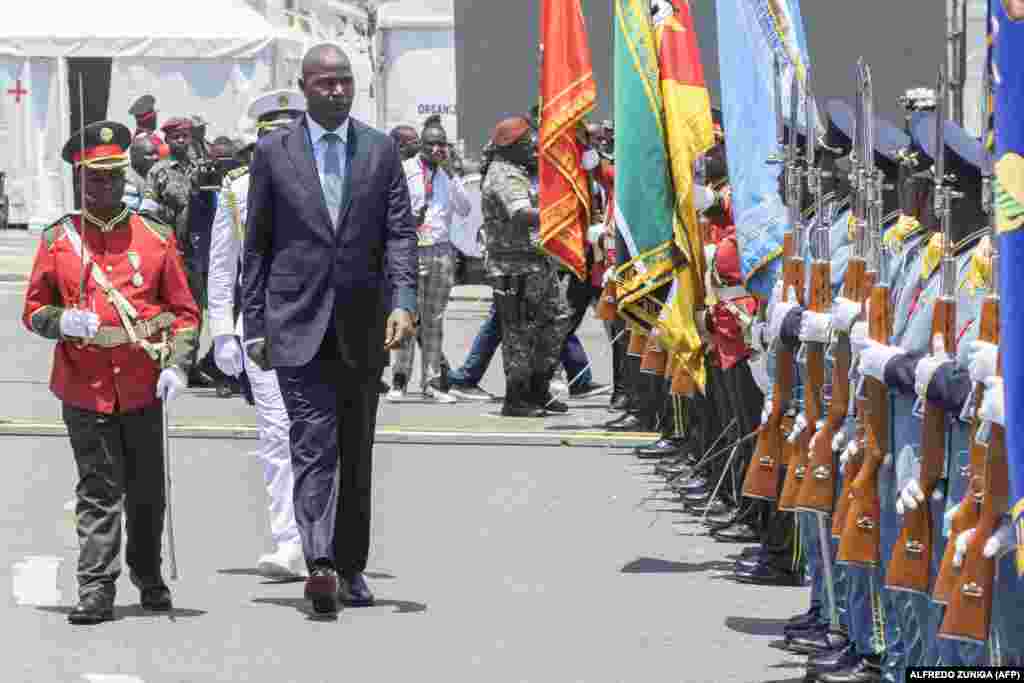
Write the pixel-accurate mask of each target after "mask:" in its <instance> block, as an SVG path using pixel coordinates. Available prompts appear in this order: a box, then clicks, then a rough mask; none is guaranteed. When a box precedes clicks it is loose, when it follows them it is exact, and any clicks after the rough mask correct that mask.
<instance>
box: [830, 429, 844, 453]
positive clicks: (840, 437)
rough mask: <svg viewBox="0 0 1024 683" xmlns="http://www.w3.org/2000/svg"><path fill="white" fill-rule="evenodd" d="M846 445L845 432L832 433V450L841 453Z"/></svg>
mask: <svg viewBox="0 0 1024 683" xmlns="http://www.w3.org/2000/svg"><path fill="white" fill-rule="evenodd" d="M845 447H846V432H844V431H841V430H840V431H838V432H836V433H835V434H833V435H832V452H833V453H841V452H843V450H845Z"/></svg>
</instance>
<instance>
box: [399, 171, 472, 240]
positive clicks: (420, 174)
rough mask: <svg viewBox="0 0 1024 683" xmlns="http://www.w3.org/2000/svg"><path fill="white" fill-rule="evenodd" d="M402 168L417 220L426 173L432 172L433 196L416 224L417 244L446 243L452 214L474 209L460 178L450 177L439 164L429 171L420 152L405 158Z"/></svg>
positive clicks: (463, 214)
mask: <svg viewBox="0 0 1024 683" xmlns="http://www.w3.org/2000/svg"><path fill="white" fill-rule="evenodd" d="M402 170H403V171H405V180H406V183H407V184H408V185H409V204H410V207H411V208H412V215H413V217H414V218H415V219H416V220H419V217H420V213H421V212H422V210H423V203H424V201H426V195H427V180H428V176H427V175H426V174H427V173H433V183H434V187H433V195H432V197H431V199H430V204H429V205H427V212H426V215H425V216H424V218H423V225H418V226H416V231H417V236H418V242H419V245H420V246H430V245H432V244H444V243H446V242H449V241H450V240H451V235H450V230H451V225H452V216H453V214H458V215H459V216H462V217H463V218H465V217H466V216H468V215H469V214H470V212H471V211H472V210H473V204H472V202H471V201H470V198H469V194H468V193H467V192H466V188H465V186H464V185H463V184H462V180H461V179H459V178H452V177H450V176H449V175H448V174H447V173H446V172H445V171H444V170H443V169H441V168H440V167H437V168H436V169H435V170H434V171H431V170H430V169H429V168H426V166H425V164H424V162H423V160H422V159H421V158H420V156H419V155H417V156H415V157H413V158H412V159H406V160H405V161H404V162H403V163H402Z"/></svg>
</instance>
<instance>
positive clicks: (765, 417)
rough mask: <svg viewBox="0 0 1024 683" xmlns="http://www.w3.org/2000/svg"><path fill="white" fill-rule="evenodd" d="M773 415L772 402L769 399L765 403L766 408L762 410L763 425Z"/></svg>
mask: <svg viewBox="0 0 1024 683" xmlns="http://www.w3.org/2000/svg"><path fill="white" fill-rule="evenodd" d="M771 414H772V400H771V399H768V400H767V401H765V402H764V408H762V409H761V424H765V423H766V422H768V416H769V415H771Z"/></svg>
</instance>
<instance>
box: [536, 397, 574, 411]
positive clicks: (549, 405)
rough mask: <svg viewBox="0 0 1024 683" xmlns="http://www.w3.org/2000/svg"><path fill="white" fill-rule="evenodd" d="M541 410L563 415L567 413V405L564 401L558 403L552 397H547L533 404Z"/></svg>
mask: <svg viewBox="0 0 1024 683" xmlns="http://www.w3.org/2000/svg"><path fill="white" fill-rule="evenodd" d="M535 405H536V406H537V407H538V408H540V409H541V410H545V411H547V412H549V413H558V414H559V415H564V414H565V413H568V412H569V404H568V403H566V402H565V401H559V400H558V399H557V398H555V397H554V396H551V395H550V394H549V395H548V397H547V398H543V397H542V398H541V399H540V400H538V401H537V402H536V404H535Z"/></svg>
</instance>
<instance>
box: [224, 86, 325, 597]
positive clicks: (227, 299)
mask: <svg viewBox="0 0 1024 683" xmlns="http://www.w3.org/2000/svg"><path fill="white" fill-rule="evenodd" d="M305 111H306V99H305V97H304V96H303V94H302V93H301V92H298V91H296V90H276V91H273V92H268V93H266V94H264V95H261V96H260V97H258V98H256V99H255V100H254V101H253V103H252V104H251V105H250V106H249V112H248V113H249V118H250V119H254V120H255V121H256V129H257V131H258V134H259V136H260V137H263V136H265V135H267V134H269V133H270V132H272V131H274V130H276V129H278V128H281V127H283V126H286V125H288V124H290V123H292V122H293V121H294V120H295V119H298V118H300V117H301V116H302V114H303V113H304V112H305ZM249 179H250V176H249V168H248V167H241V168H238V169H235V170H234V171H231V172H229V173H228V174H227V176H226V177H225V178H224V188H223V189H222V190H221V192H220V198H219V201H218V205H217V214H216V217H215V218H214V220H213V230H212V235H211V238H210V274H209V281H208V282H209V285H208V291H209V302H210V334H211V336H212V337H213V344H214V352H213V357H214V362H216V364H217V368H218V369H220V371H221V372H223V373H224V374H225V375H227V376H229V377H240V376H241V375H243V374H244V375H245V377H246V378H248V385H249V387H250V388H251V395H250V396H247V398H248V399H249V400H250V402H251V403H252V404H253V405H255V407H256V415H257V418H258V420H259V424H260V441H259V447H258V449H257V451H256V452H257V455H258V456H259V458H260V460H261V461H262V463H263V475H264V483H265V484H266V487H267V494H268V495H269V497H270V535H271V537H272V538H273V540H274V545H275V546H276V547H275V550H274V552H272V553H268V554H266V555H263V556H262V557H260V558H259V561H258V565H257V566H258V569H259V571H260V573H261V574H263V575H264V576H269V577H277V578H281V577H295V576H305V575H307V573H308V572H307V571H306V562H305V557H304V556H303V554H302V540H301V539H300V538H299V529H298V527H297V526H296V523H295V507H294V505H293V503H292V489H293V488H294V485H295V479H294V476H293V473H292V451H291V445H290V443H289V441H288V431H289V429H291V422H290V421H289V419H288V411H287V410H286V409H285V405H284V400H283V399H282V398H281V388H280V386H279V385H278V382H277V372H275V371H274V370H261V369H260V368H259V367H257V366H256V364H255V363H253V362H252V360H251V359H250V358H248V356H246V354H244V353H242V346H241V343H240V341H239V340H240V339H241V338H242V336H243V330H242V316H240V315H237V312H238V310H239V302H238V301H237V297H236V288H237V285H238V281H239V272H240V265H241V264H240V258H241V253H242V240H243V236H244V234H245V220H246V213H247V207H246V204H247V202H246V199H247V197H248V194H249ZM243 386H245V383H244V382H243Z"/></svg>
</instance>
